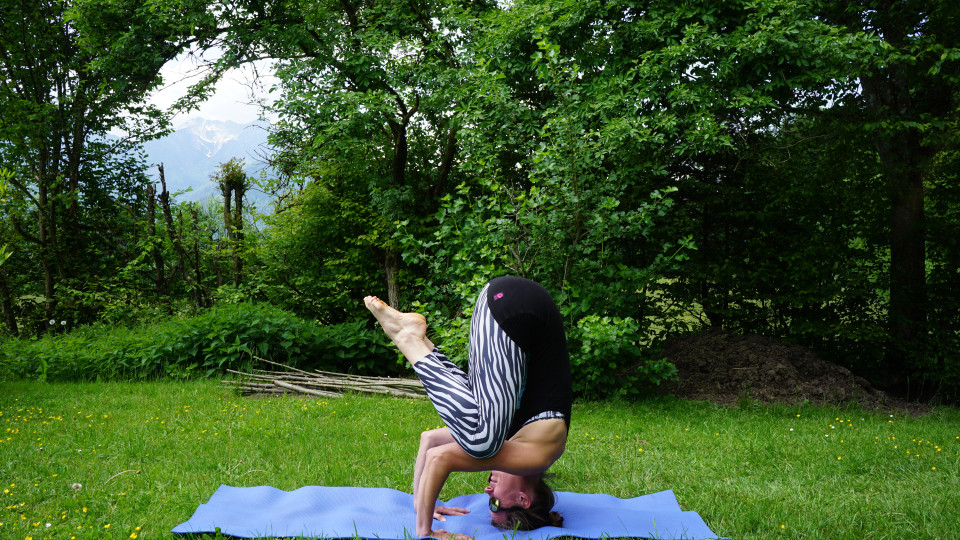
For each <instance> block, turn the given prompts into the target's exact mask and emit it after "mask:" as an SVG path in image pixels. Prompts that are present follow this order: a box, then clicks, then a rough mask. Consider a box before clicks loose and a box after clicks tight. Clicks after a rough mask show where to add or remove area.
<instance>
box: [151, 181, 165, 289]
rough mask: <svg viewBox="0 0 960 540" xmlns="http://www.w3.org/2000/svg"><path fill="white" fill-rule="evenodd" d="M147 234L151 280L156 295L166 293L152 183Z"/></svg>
mask: <svg viewBox="0 0 960 540" xmlns="http://www.w3.org/2000/svg"><path fill="white" fill-rule="evenodd" d="M160 167H161V168H160V171H161V172H160V174H161V176H162V175H163V172H162V171H163V166H162V165H161V166H160ZM147 236H149V237H150V241H151V243H152V245H153V247H152V248H151V249H150V252H151V255H152V256H153V282H154V284H155V285H156V291H157V295H158V296H164V295H166V294H167V280H166V272H164V270H163V254H162V253H161V252H160V245H159V243H158V242H157V188H155V187H153V185H152V184H151V185H149V186H147Z"/></svg>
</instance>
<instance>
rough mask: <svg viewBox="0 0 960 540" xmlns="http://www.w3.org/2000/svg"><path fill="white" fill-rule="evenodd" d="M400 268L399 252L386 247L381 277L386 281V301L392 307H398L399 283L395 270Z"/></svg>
mask: <svg viewBox="0 0 960 540" xmlns="http://www.w3.org/2000/svg"><path fill="white" fill-rule="evenodd" d="M399 269H400V254H399V253H397V252H396V251H394V250H392V249H388V250H387V252H386V254H385V255H384V258H383V277H384V279H385V280H386V283H387V303H388V304H390V307H392V308H394V309H399V303H400V283H399V282H398V281H397V271H398V270H399Z"/></svg>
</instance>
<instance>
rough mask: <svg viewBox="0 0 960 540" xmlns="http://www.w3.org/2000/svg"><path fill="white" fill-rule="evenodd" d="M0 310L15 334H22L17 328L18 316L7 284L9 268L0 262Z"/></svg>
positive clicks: (11, 331)
mask: <svg viewBox="0 0 960 540" xmlns="http://www.w3.org/2000/svg"><path fill="white" fill-rule="evenodd" d="M0 312H2V313H3V322H4V324H6V325H7V330H8V331H9V332H10V333H11V334H12V335H13V336H19V335H20V329H19V328H17V318H16V317H15V316H14V314H13V300H12V299H11V298H10V287H9V286H8V285H7V269H6V268H5V267H4V266H3V264H0Z"/></svg>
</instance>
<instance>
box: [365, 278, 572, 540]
mask: <svg viewBox="0 0 960 540" xmlns="http://www.w3.org/2000/svg"><path fill="white" fill-rule="evenodd" d="M364 304H365V305H366V307H367V309H369V310H370V311H371V312H372V313H373V315H374V317H376V319H377V320H378V321H379V322H380V324H381V326H383V329H384V331H385V332H386V333H387V335H388V336H389V337H390V339H391V340H393V342H394V344H396V345H397V348H399V349H400V352H401V353H403V355H404V357H406V359H407V360H408V361H409V362H410V364H411V365H413V368H414V371H416V373H417V376H418V377H420V380H421V381H422V382H423V385H424V387H425V388H426V390H427V394H428V395H429V396H430V399H431V400H432V401H433V404H434V407H435V408H436V409H437V412H438V413H439V414H440V417H441V418H442V419H443V421H444V423H446V425H447V427H444V428H442V429H435V430H430V431H425V432H423V434H421V436H420V450H419V451H418V453H417V461H416V465H415V467H414V478H413V495H414V505H415V506H416V511H417V523H416V527H417V535H418V536H420V537H424V536H434V537H437V538H441V539H446V538H447V537H449V536H451V535H450V534H449V533H448V532H447V531H445V530H442V529H440V530H434V529H433V519H434V518H436V519H438V520H444V519H445V518H444V517H443V516H445V515H462V514H464V513H466V510H464V509H462V508H452V507H442V506H436V505H435V504H436V500H437V497H438V496H439V495H440V490H441V488H442V487H443V484H444V482H446V480H447V477H448V476H449V475H450V473H451V472H454V471H464V472H470V471H492V472H491V473H490V477H489V479H488V485H487V487H486V489H485V491H486V493H487V494H488V495H489V496H490V513H491V518H492V520H493V522H494V524H495V525H498V526H501V527H505V528H513V527H518V528H522V529H533V528H537V527H542V526H544V525H560V524H562V522H563V518H562V517H560V516H559V514H557V513H556V512H551V509H552V507H553V503H554V498H553V492H552V491H551V490H550V488H549V487H547V485H546V484H545V483H544V482H543V478H542V477H543V472H544V471H546V470H547V468H548V467H550V465H552V464H553V463H554V462H555V461H556V460H557V459H558V458H559V457H560V455H561V454H563V450H564V447H565V445H566V441H567V431H568V429H569V427H570V408H571V404H572V401H573V391H572V389H571V378H570V358H569V355H568V354H567V344H566V336H565V334H564V330H563V320H562V318H561V316H560V311H559V310H558V309H557V305H556V303H554V301H553V298H551V296H550V294H549V293H548V292H547V291H546V289H544V288H543V287H542V286H540V285H538V284H537V283H535V282H533V281H530V280H527V279H522V278H516V277H500V278H496V279H494V280H493V281H491V282H490V283H488V284H487V285H486V286H485V287H484V289H483V291H481V293H480V296H479V297H478V298H477V303H476V307H475V308H474V311H473V318H472V319H471V321H470V340H469V347H468V349H469V350H468V363H469V369H468V371H469V373H464V372H463V371H461V370H460V369H459V368H457V367H456V366H455V365H454V364H453V363H452V362H450V360H448V359H447V357H446V356H444V355H443V354H442V353H441V352H440V351H439V350H437V348H436V347H434V345H433V343H432V342H431V341H430V340H429V339H428V338H427V336H426V331H427V323H426V319H424V317H423V316H422V315H420V314H418V313H402V312H399V311H397V310H395V309H393V308H391V307H390V306H388V305H387V304H385V303H384V302H383V301H381V300H380V299H378V298H376V297H373V296H368V297H366V298H365V299H364Z"/></svg>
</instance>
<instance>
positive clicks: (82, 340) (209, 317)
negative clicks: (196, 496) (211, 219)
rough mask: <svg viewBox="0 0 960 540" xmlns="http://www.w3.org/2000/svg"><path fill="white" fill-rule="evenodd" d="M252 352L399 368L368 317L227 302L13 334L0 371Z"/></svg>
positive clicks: (327, 365)
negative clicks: (134, 321)
mask: <svg viewBox="0 0 960 540" xmlns="http://www.w3.org/2000/svg"><path fill="white" fill-rule="evenodd" d="M253 356H258V357H261V358H265V359H267V360H271V361H274V362H278V363H282V364H286V365H291V366H295V367H298V368H301V369H323V370H328V371H341V372H353V373H361V374H363V373H377V374H395V373H398V372H399V371H400V369H401V368H402V366H403V364H400V363H398V357H397V353H396V350H395V349H393V348H392V347H391V346H390V344H389V342H388V341H387V338H386V336H384V335H383V332H380V331H379V330H374V329H371V328H367V327H366V326H365V324H364V323H363V322H348V323H343V324H338V325H332V326H326V327H322V326H318V325H317V324H315V323H313V322H310V321H304V320H302V319H299V318H297V317H295V316H294V315H291V314H290V313H287V312H285V311H283V310H281V309H279V308H276V307H273V306H269V305H261V304H250V303H242V304H223V305H219V306H216V307H214V308H212V309H210V310H208V311H206V312H204V313H202V314H200V315H198V316H196V317H193V318H189V319H183V320H178V319H171V320H169V321H165V322H160V323H155V324H151V325H143V326H139V327H135V328H123V327H115V326H102V325H101V326H90V327H84V328H80V329H77V330H75V331H73V332H71V333H68V334H56V335H51V336H48V337H44V338H41V339H31V340H16V339H13V340H9V341H7V342H5V343H3V346H2V350H0V377H4V378H8V379H9V378H15V379H25V378H30V379H38V380H49V381H53V380H58V381H88V380H119V379H145V378H194V377H213V376H220V375H223V374H225V373H226V370H227V369H233V370H238V371H239V370H245V369H248V368H249V367H250V365H251V362H252V359H253Z"/></svg>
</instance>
